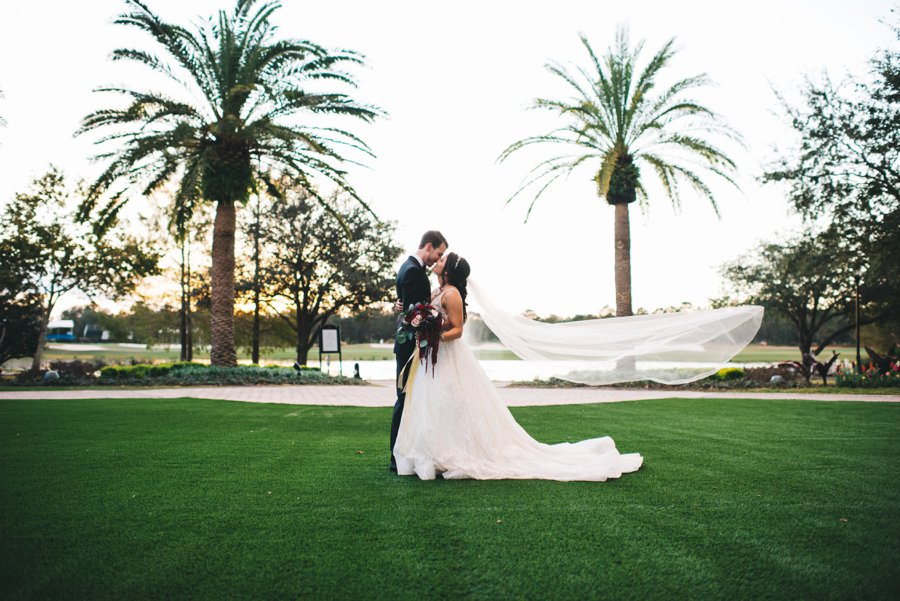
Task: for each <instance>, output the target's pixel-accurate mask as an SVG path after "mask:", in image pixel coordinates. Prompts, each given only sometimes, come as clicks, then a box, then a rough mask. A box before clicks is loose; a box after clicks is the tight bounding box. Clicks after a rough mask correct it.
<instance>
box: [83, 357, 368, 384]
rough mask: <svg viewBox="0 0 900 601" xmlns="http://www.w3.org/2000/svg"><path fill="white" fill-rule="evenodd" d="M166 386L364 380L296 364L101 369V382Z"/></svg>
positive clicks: (152, 366)
mask: <svg viewBox="0 0 900 601" xmlns="http://www.w3.org/2000/svg"><path fill="white" fill-rule="evenodd" d="M151 380H152V384H153V385H154V386H165V385H172V386H178V385H196V384H209V385H236V384H316V383H341V384H348V383H354V384H358V383H362V381H360V380H352V379H350V378H344V377H340V378H335V377H332V376H329V375H327V374H323V373H322V372H321V371H320V370H319V369H317V368H314V367H306V366H304V367H301V368H300V370H299V371H297V370H295V369H294V368H293V367H282V366H280V365H267V366H265V367H260V366H258V365H239V366H237V367H213V366H210V365H207V364H204V363H189V362H176V363H158V364H154V365H149V364H140V365H110V366H107V367H104V368H103V369H101V370H100V383H101V384H114V385H122V384H138V385H139V384H147V383H150V381H151Z"/></svg>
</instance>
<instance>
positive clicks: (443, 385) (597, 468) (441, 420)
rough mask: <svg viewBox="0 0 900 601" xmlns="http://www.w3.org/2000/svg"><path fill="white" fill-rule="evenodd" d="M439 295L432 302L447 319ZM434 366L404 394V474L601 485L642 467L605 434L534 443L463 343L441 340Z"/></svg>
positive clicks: (398, 448) (399, 452) (400, 442)
mask: <svg viewBox="0 0 900 601" xmlns="http://www.w3.org/2000/svg"><path fill="white" fill-rule="evenodd" d="M442 297H443V293H438V294H437V296H435V297H434V299H433V301H432V303H433V304H434V305H435V306H437V307H439V308H440V310H441V311H442V312H444V313H445V315H446V312H445V310H444V307H443V304H442V302H441V301H442ZM417 360H418V357H417V356H416V355H414V356H413V361H417ZM433 367H434V370H433V371H432V365H430V364H429V365H428V369H425V366H424V365H423V366H420V367H419V368H418V370H417V372H416V374H415V376H414V379H413V382H412V390H411V391H410V392H408V393H407V396H406V403H405V407H404V409H403V418H402V421H401V422H400V430H399V433H398V435H397V441H396V443H395V445H394V456H395V457H396V460H397V472H398V473H399V474H402V475H413V474H415V475H417V476H418V477H419V478H422V479H423V480H431V479H434V478H435V477H436V475H437V474H441V475H442V476H443V478H445V479H456V478H474V479H478V480H495V479H506V478H510V479H512V478H515V479H534V480H584V481H599V482H602V481H604V480H606V479H607V478H618V477H619V476H621V475H622V474H625V473H628V472H634V471H636V470H637V469H638V468H640V467H641V464H642V463H643V458H642V457H641V456H640V455H639V454H638V453H628V454H620V453H619V451H618V450H617V449H616V445H615V443H614V442H613V440H612V439H611V438H610V437H608V436H604V437H601V438H592V439H589V440H583V441H581V442H577V443H560V444H553V445H550V444H544V443H541V442H538V441H536V440H534V439H533V438H532V437H531V436H529V435H528V433H527V432H526V431H525V430H524V429H523V428H522V427H521V426H520V425H519V424H518V423H517V422H516V420H515V419H514V418H513V416H512V414H511V413H510V412H509V409H507V408H506V405H505V404H504V403H503V401H502V400H501V399H500V395H499V394H498V393H497V390H496V389H495V388H494V385H493V384H492V383H491V381H490V379H489V378H488V376H487V374H485V372H484V370H482V368H481V365H479V363H478V360H477V358H476V357H475V354H474V353H473V352H472V350H471V349H470V348H469V347H468V346H467V345H466V343H465V342H463V341H462V340H460V339H458V340H450V341H446V342H441V344H440V346H439V347H438V355H437V362H436V364H435V365H434V366H433Z"/></svg>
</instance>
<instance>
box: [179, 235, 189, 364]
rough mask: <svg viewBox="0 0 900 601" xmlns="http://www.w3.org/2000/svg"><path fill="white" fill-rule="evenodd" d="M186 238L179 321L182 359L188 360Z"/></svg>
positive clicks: (180, 356) (182, 252)
mask: <svg viewBox="0 0 900 601" xmlns="http://www.w3.org/2000/svg"><path fill="white" fill-rule="evenodd" d="M186 238H187V237H185V238H183V239H182V241H181V319H180V321H179V329H180V330H181V331H180V332H179V333H180V335H181V338H180V340H181V353H180V355H179V360H180V361H188V352H187V340H188V333H187V328H188V318H187V313H188V304H187V299H188V284H187V265H186V264H185V263H186V261H185V252H184V250H185V249H184V247H185V245H186V244H187V241H186Z"/></svg>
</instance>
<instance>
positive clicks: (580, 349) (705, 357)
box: [468, 278, 763, 384]
mask: <svg viewBox="0 0 900 601" xmlns="http://www.w3.org/2000/svg"><path fill="white" fill-rule="evenodd" d="M468 291H469V292H470V295H469V297H468V298H469V300H470V301H471V302H470V305H471V306H472V311H473V312H477V313H478V315H479V316H480V317H481V319H482V320H483V321H484V324H485V325H486V326H487V327H488V328H489V329H490V330H491V332H493V333H494V334H495V335H496V336H497V338H499V339H500V342H501V343H503V345H504V346H506V347H507V348H508V349H510V350H511V351H512V352H514V353H515V354H516V355H518V356H519V357H520V358H522V359H524V360H527V361H534V362H540V363H541V364H542V365H543V366H544V367H545V370H544V371H545V372H546V367H548V366H549V368H550V372H549V373H552V374H553V375H554V376H555V377H558V378H560V379H563V380H569V381H572V382H579V383H582V384H616V383H621V382H633V381H638V380H652V381H655V382H660V383H663V384H684V383H687V382H693V381H695V380H699V379H701V378H705V377H707V376H709V375H711V374H713V373H715V372H716V371H717V370H718V369H720V368H721V366H722V365H723V364H724V363H727V362H728V361H729V360H730V359H731V358H732V357H734V356H735V355H736V354H737V353H739V352H740V351H741V349H743V348H744V347H745V346H747V344H749V343H750V341H751V340H752V339H753V337H754V336H755V335H756V332H757V331H758V330H759V327H760V324H761V323H762V316H763V308H762V307H758V306H754V305H748V306H741V307H727V308H723V309H711V310H702V311H686V312H679V313H663V314H654V315H635V316H631V317H613V318H607V319H591V320H586V321H574V322H565V323H554V324H550V323H543V322H539V321H535V320H533V319H529V318H527V317H525V316H524V315H510V313H509V312H508V311H504V310H503V308H502V307H498V306H497V305H496V304H495V303H494V302H492V301H491V299H490V297H489V296H488V295H487V294H486V293H485V292H484V289H483V288H482V287H481V286H480V285H479V284H478V283H477V282H475V281H473V280H472V279H471V278H469V280H468Z"/></svg>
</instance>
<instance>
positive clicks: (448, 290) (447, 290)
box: [444, 284, 460, 298]
mask: <svg viewBox="0 0 900 601" xmlns="http://www.w3.org/2000/svg"><path fill="white" fill-rule="evenodd" d="M444 297H445V298H446V297H456V298H459V297H460V294H459V290H458V289H457V287H456V286H451V285H449V284H448V285H446V286H444Z"/></svg>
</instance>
